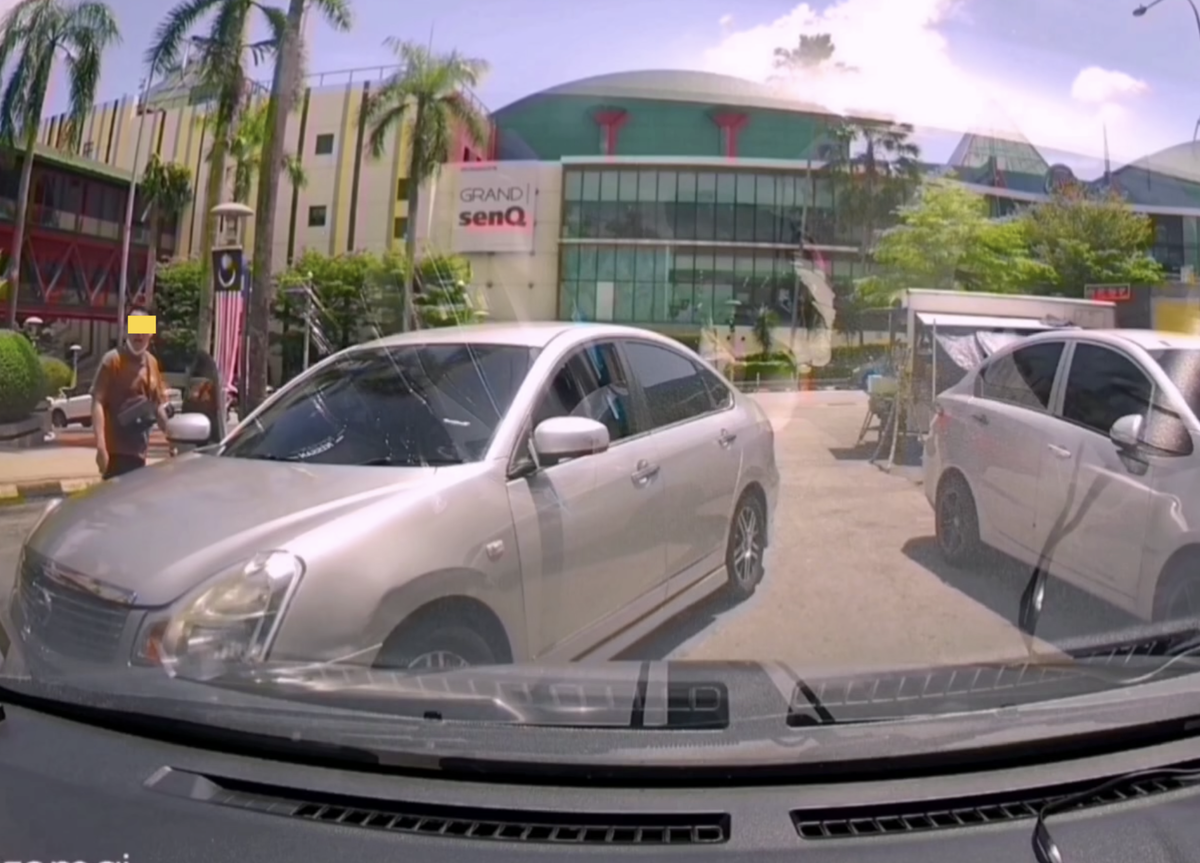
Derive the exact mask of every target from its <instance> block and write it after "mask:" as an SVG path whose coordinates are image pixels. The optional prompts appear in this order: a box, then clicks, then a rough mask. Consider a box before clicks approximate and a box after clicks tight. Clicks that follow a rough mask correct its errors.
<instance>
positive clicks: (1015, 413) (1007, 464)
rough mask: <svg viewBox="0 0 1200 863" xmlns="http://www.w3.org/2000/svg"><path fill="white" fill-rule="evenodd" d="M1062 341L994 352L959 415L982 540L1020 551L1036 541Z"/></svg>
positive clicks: (959, 448)
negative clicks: (1041, 477)
mask: <svg viewBox="0 0 1200 863" xmlns="http://www.w3.org/2000/svg"><path fill="white" fill-rule="evenodd" d="M1064 348H1065V343H1064V342H1062V341H1038V342H1034V343H1032V344H1028V345H1025V346H1024V347H1020V348H1017V349H1016V350H1011V351H1008V352H1005V353H1003V354H1000V355H999V356H996V357H994V358H993V359H991V360H990V361H989V362H988V363H987V364H986V365H984V367H983V368H982V369H981V370H980V372H979V375H978V377H977V379H976V387H975V395H974V396H973V397H972V398H971V399H970V400H969V401H968V403H967V404H966V406H965V411H964V412H965V416H963V417H961V418H960V419H961V421H962V428H961V440H960V441H958V442H956V446H955V451H956V452H955V455H954V459H955V461H956V462H957V463H959V464H960V465H961V466H962V468H963V471H964V472H965V473H966V475H967V478H968V480H969V481H970V483H971V488H972V490H973V492H974V495H975V504H976V508H977V510H978V512H979V519H980V527H981V529H982V530H983V532H984V536H983V539H984V540H985V541H986V542H988V543H989V544H991V545H995V546H996V547H997V548H1000V549H1001V550H1003V551H1007V552H1009V553H1012V554H1016V555H1018V556H1020V557H1028V556H1029V555H1030V554H1031V553H1033V549H1034V546H1035V540H1034V520H1035V515H1036V510H1037V499H1038V487H1039V480H1038V474H1039V471H1040V469H1041V457H1042V451H1043V450H1044V448H1045V436H1046V434H1047V433H1048V431H1049V428H1050V426H1051V424H1052V423H1053V417H1052V415H1051V414H1050V399H1051V395H1052V393H1053V388H1054V382H1055V376H1056V374H1057V372H1058V368H1059V366H1060V364H1061V359H1062V356H1063V352H1064Z"/></svg>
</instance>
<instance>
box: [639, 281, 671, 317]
mask: <svg viewBox="0 0 1200 863" xmlns="http://www.w3.org/2000/svg"><path fill="white" fill-rule="evenodd" d="M665 296H666V291H663V290H657V289H656V287H655V285H653V284H651V283H648V282H638V283H637V284H636V285H634V287H633V315H632V317H631V318H630V320H631V321H632V322H633V323H638V324H646V323H650V322H651V321H655V320H658V317H657V316H656V315H655V312H654V305H655V303H659V304H662V303H663V302H664V300H663V297H665Z"/></svg>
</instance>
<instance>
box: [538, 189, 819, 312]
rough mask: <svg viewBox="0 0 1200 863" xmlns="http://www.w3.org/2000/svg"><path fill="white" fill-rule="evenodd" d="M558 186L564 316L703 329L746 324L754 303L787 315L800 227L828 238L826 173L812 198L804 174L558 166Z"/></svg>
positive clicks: (812, 236) (816, 237) (816, 240)
mask: <svg viewBox="0 0 1200 863" xmlns="http://www.w3.org/2000/svg"><path fill="white" fill-rule="evenodd" d="M563 185H564V202H563V207H564V218H563V239H564V241H565V242H564V243H563V244H562V246H561V249H562V270H561V277H562V278H561V282H560V285H561V289H560V290H561V294H560V298H559V310H560V314H561V315H562V317H564V318H578V319H583V320H612V321H622V322H631V323H655V324H685V325H704V324H707V323H710V322H711V323H725V322H727V321H728V320H729V317H730V315H731V314H732V315H734V316H735V317H736V318H737V319H739V320H748V317H752V316H753V312H754V310H756V309H758V308H759V307H760V306H763V305H770V306H772V307H775V308H776V309H777V310H778V311H780V312H781V313H783V314H790V302H791V296H792V292H793V290H794V289H795V281H796V277H795V271H794V268H793V263H792V260H793V255H794V251H795V249H796V244H797V243H798V241H799V239H800V230H801V225H806V227H807V229H808V234H809V237H810V239H811V241H812V242H814V243H817V244H832V243H833V242H834V238H833V237H832V226H833V223H834V220H833V218H832V214H833V196H832V194H831V192H830V189H829V184H828V181H826V180H822V179H818V181H817V183H816V188H815V192H816V194H815V197H814V194H813V192H814V189H813V185H812V183H811V182H810V178H809V177H808V176H807V175H805V174H802V173H797V174H782V173H768V172H753V171H738V172H734V171H729V172H723V171H689V170H680V169H671V170H651V169H645V170H620V169H569V168H568V169H567V170H566V172H565V175H564V182H563ZM806 209H807V210H808V215H807V222H806V221H805V210H806ZM573 240H574V241H576V242H572V241H573ZM622 240H623V241H626V242H620V241H622ZM579 241H582V242H579ZM588 241H592V242H588Z"/></svg>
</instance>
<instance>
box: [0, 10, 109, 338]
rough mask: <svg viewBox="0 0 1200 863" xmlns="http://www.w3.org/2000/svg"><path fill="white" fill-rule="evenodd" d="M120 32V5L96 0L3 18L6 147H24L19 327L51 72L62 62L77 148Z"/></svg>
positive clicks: (0, 50) (13, 266)
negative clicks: (22, 280)
mask: <svg viewBox="0 0 1200 863" xmlns="http://www.w3.org/2000/svg"><path fill="white" fill-rule="evenodd" d="M120 38H121V36H120V32H119V31H118V30H117V22H116V19H115V18H114V17H113V14H112V11H111V10H110V9H109V8H108V7H107V6H106V5H104V4H103V3H98V2H90V0H84V2H65V0H21V2H19V3H17V5H16V6H14V7H13V8H12V10H11V11H9V13H8V14H7V15H6V16H4V19H3V21H0V71H4V70H8V74H7V80H6V81H5V82H4V95H3V97H2V98H0V146H3V147H5V148H6V149H11V150H16V151H19V152H20V153H21V154H22V157H21V182H20V186H19V187H18V192H17V222H16V226H15V228H14V231H13V241H12V254H11V257H10V258H9V261H8V270H7V279H8V282H9V283H10V284H12V285H13V289H12V290H10V291H9V292H8V325H9V327H11V328H12V329H16V327H17V296H18V294H20V290H19V288H18V286H19V285H20V273H21V255H22V253H23V251H24V245H25V223H26V220H27V218H28V213H29V187H30V183H31V181H32V179H33V160H34V152H35V150H36V149H37V138H38V126H39V124H40V123H41V120H42V113H43V109H44V108H45V105H46V92H47V90H48V89H49V87H50V79H51V76H52V74H53V72H54V68H55V66H56V65H57V64H58V63H60V62H61V63H62V64H63V66H64V71H65V72H66V80H67V88H68V91H69V94H70V105H69V108H68V110H67V125H66V132H65V136H66V137H65V141H66V144H67V146H68V147H69V148H71V149H72V150H76V149H78V147H79V143H80V137H81V135H82V132H83V123H84V120H85V119H86V118H87V115H88V113H89V112H90V111H91V110H92V105H93V104H95V101H96V87H97V85H98V84H99V83H100V64H101V60H102V58H103V55H104V51H105V49H106V48H108V46H109V45H113V44H115V43H117V42H119V41H120Z"/></svg>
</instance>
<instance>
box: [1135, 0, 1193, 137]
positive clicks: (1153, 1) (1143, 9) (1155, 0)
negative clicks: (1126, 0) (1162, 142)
mask: <svg viewBox="0 0 1200 863" xmlns="http://www.w3.org/2000/svg"><path fill="white" fill-rule="evenodd" d="M1161 2H1163V0H1150V2H1149V3H1144V4H1142V5H1141V6H1139V7H1137V8H1136V9H1134V10H1133V17H1134V18H1141V17H1142V16H1143V15H1145V14H1146V13H1147V12H1149V11H1150V10H1151V9H1153V8H1154V7H1155V6H1157V5H1158V4H1159V3H1161ZM1187 4H1188V5H1189V6H1191V7H1192V17H1193V18H1194V19H1196V34H1197V35H1200V8H1197V6H1196V4H1195V2H1194V0H1187ZM1198 135H1200V120H1197V121H1196V125H1195V126H1194V127H1193V128H1192V140H1193V141H1195V140H1196V137H1197V136H1198Z"/></svg>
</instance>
